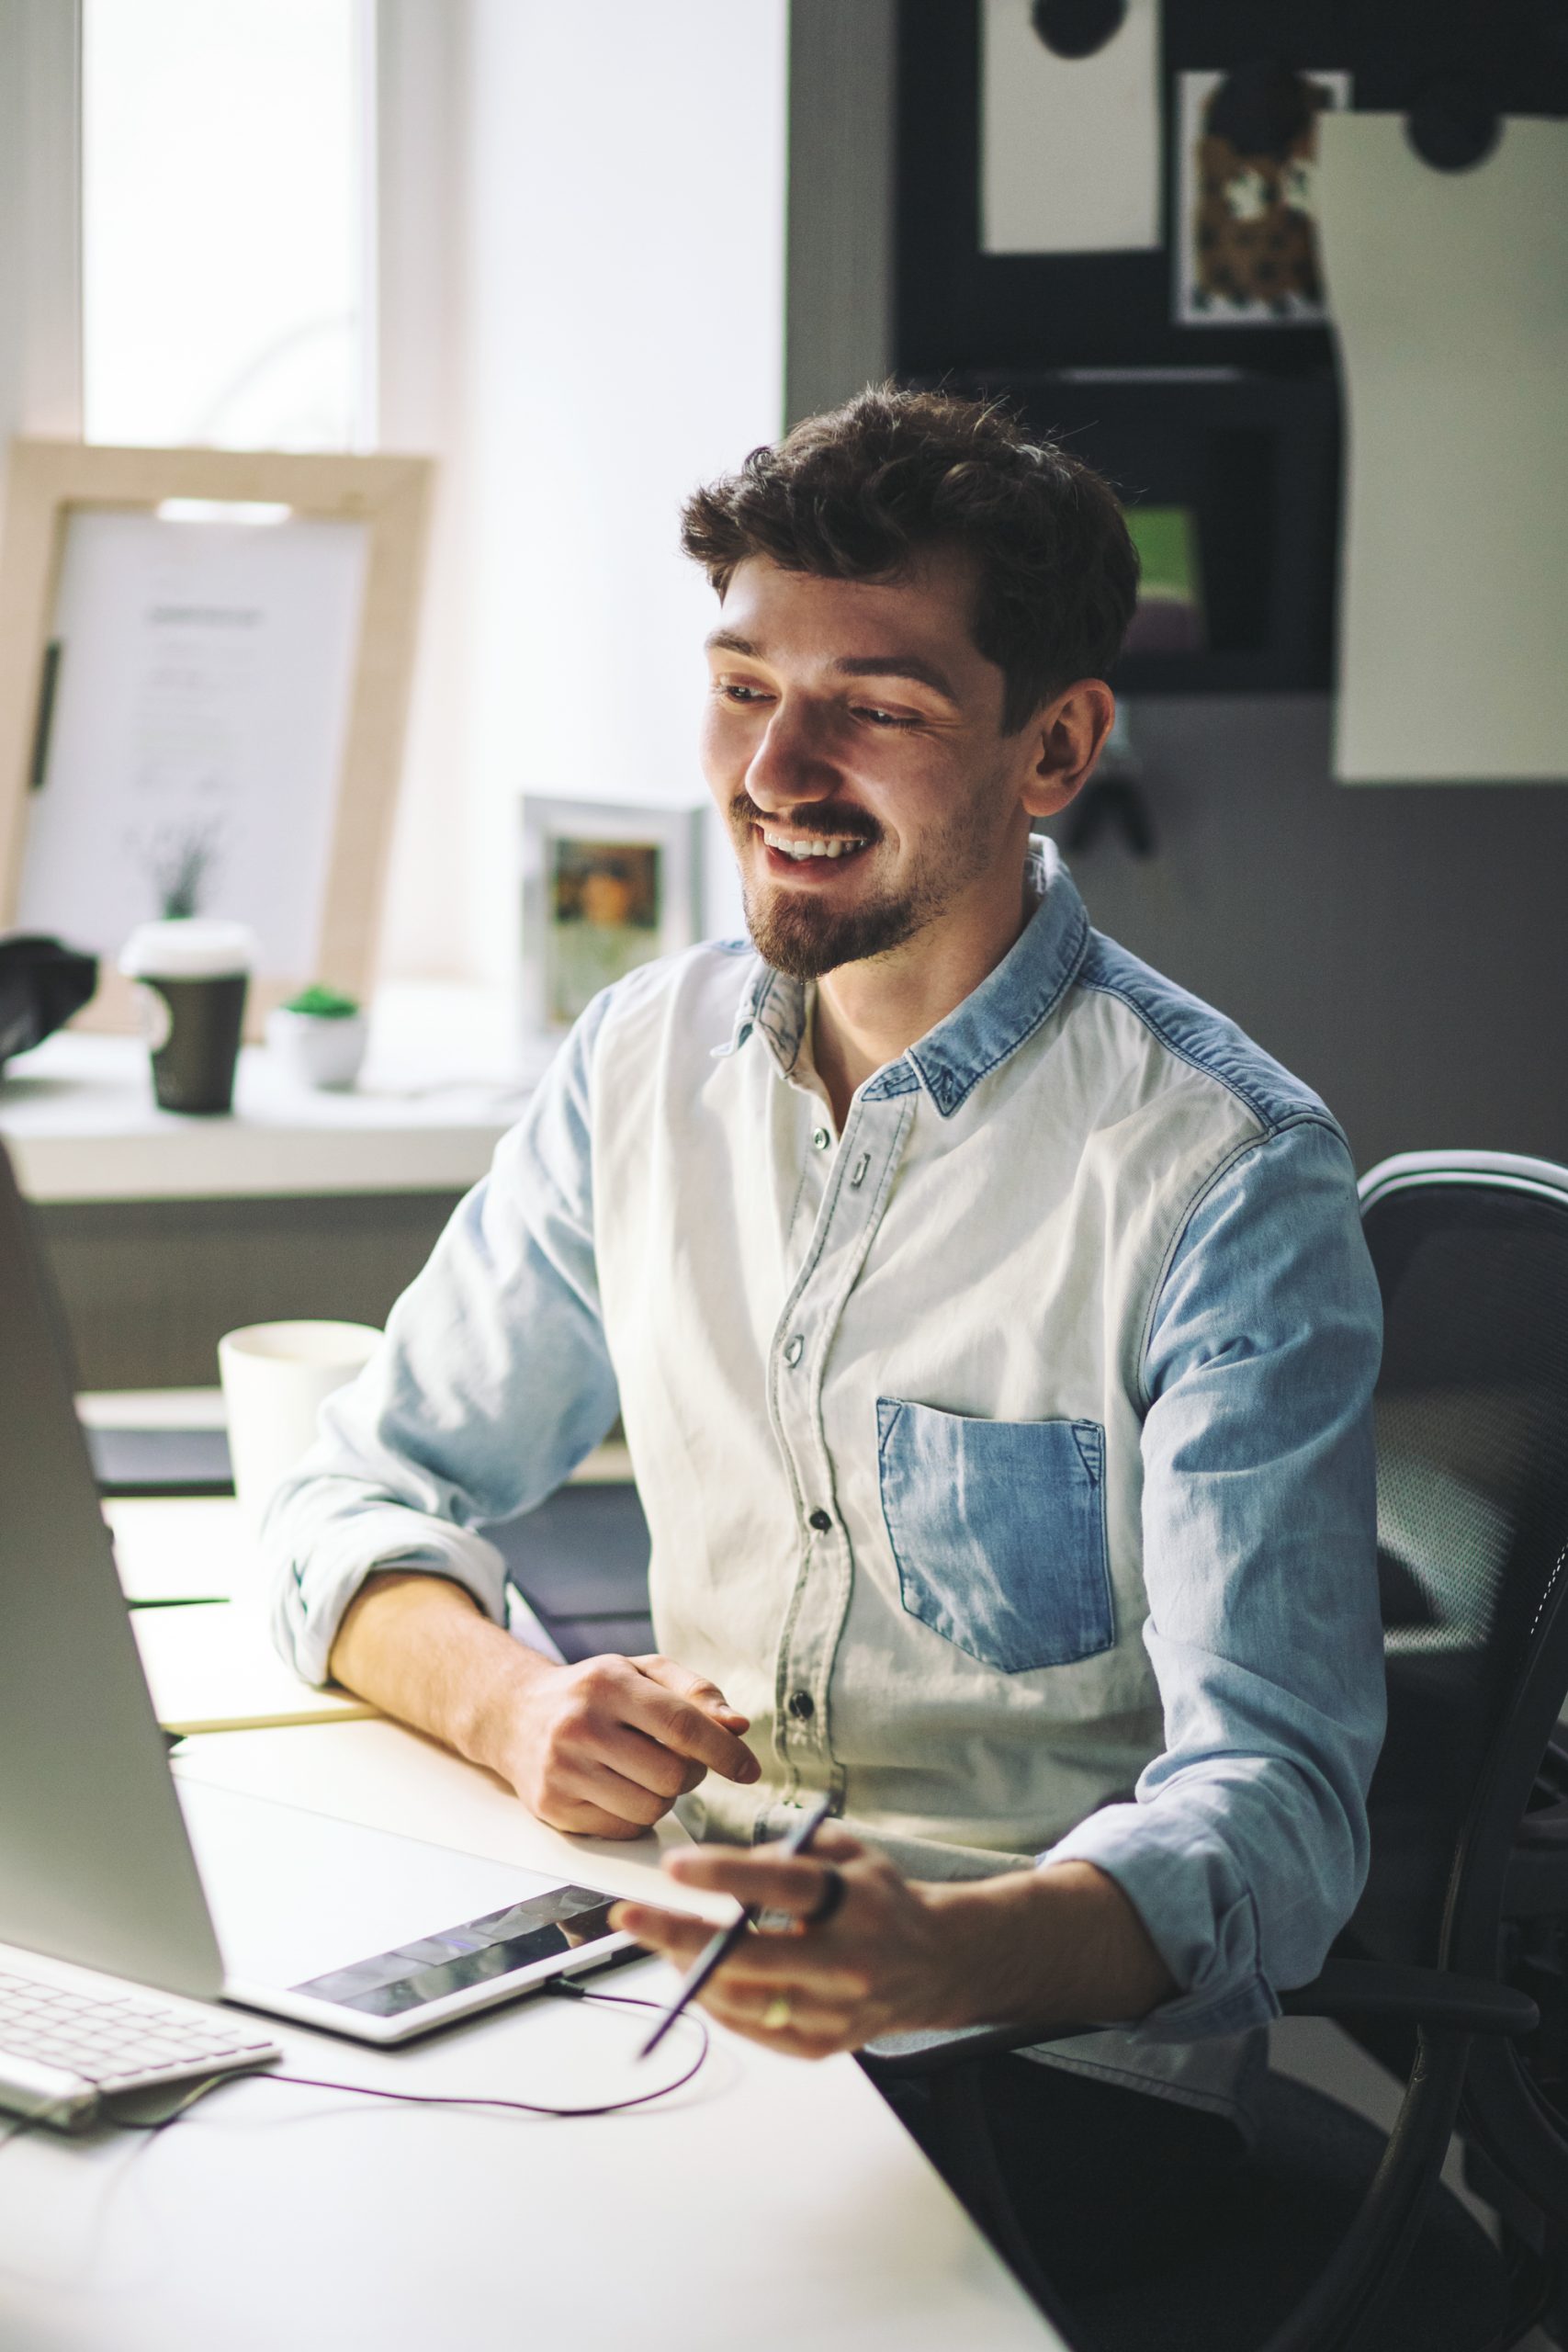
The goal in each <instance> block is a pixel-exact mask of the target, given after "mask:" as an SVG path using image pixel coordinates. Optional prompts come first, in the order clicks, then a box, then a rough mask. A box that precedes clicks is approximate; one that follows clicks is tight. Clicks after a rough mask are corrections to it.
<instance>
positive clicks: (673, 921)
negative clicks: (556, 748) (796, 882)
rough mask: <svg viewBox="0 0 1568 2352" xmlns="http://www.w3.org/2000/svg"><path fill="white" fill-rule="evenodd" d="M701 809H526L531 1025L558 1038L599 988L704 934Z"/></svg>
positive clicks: (566, 803)
mask: <svg viewBox="0 0 1568 2352" xmlns="http://www.w3.org/2000/svg"><path fill="white" fill-rule="evenodd" d="M701 824H702V811H701V810H700V809H647V808H639V807H637V806H636V805H632V806H626V807H620V806H614V805H611V804H609V803H607V802H604V801H586V800H554V799H542V798H539V797H536V796H534V795H529V796H528V797H526V798H525V800H524V802H523V980H524V990H523V999H524V1001H523V1020H524V1029H525V1035H527V1036H528V1037H529V1038H530V1039H534V1040H542V1039H547V1038H555V1037H559V1036H561V1035H564V1034H565V1032H566V1031H567V1030H568V1029H570V1026H571V1024H572V1023H573V1022H574V1021H575V1020H576V1019H577V1017H578V1015H579V1014H580V1013H581V1012H584V1011H585V1010H586V1008H587V1007H588V1005H589V1004H590V1003H591V1002H592V999H593V998H594V997H595V996H597V995H598V993H599V991H600V989H604V988H608V987H609V985H610V983H611V982H612V981H613V980H618V979H622V978H625V976H626V973H627V972H630V971H633V970H635V969H636V967H637V965H639V964H648V963H651V962H652V960H653V958H654V957H655V956H668V955H672V954H673V953H674V952H675V951H676V950H677V949H679V948H682V947H689V946H691V945H692V944H693V943H694V941H695V940H696V939H697V938H698V937H699V936H700V932H701V922H700V910H699V881H698V877H699V876H700V873H701V858H700V845H701V831H700V828H701Z"/></svg>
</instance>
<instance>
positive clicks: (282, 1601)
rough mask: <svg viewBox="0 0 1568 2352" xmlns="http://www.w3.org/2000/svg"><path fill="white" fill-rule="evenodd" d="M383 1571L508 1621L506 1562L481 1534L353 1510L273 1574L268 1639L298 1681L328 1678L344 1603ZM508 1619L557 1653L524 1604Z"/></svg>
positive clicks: (406, 1513) (395, 1508)
mask: <svg viewBox="0 0 1568 2352" xmlns="http://www.w3.org/2000/svg"><path fill="white" fill-rule="evenodd" d="M389 1568H408V1569H412V1570H416V1571H418V1572H420V1573H422V1574H423V1575H427V1576H437V1577H447V1578H449V1579H450V1581H451V1582H452V1583H454V1584H459V1585H461V1586H462V1588H463V1589H464V1591H465V1592H467V1593H468V1594H470V1595H471V1596H472V1598H473V1599H474V1600H476V1601H477V1602H478V1604H479V1607H480V1609H482V1610H483V1611H484V1613H485V1615H486V1616H487V1617H488V1618H490V1619H491V1622H492V1623H495V1624H497V1625H505V1624H506V1623H508V1612H507V1593H506V1564H505V1562H504V1561H503V1560H502V1556H501V1554H500V1553H499V1552H498V1551H497V1550H496V1548H495V1546H494V1544H487V1543H486V1542H485V1539H484V1537H483V1536H482V1535H475V1534H473V1533H472V1532H470V1531H469V1530H468V1529H467V1528H461V1527H454V1526H453V1524H452V1522H451V1521H450V1520H442V1519H434V1518H427V1517H426V1516H425V1515H424V1513H423V1512H422V1511H414V1510H404V1509H402V1508H401V1507H400V1506H399V1505H397V1504H387V1505H384V1506H382V1507H380V1508H378V1509H370V1510H363V1511H356V1512H355V1514H354V1515H353V1516H352V1518H350V1519H349V1520H347V1521H344V1522H341V1523H340V1524H339V1525H337V1526H335V1527H332V1528H330V1529H328V1530H326V1531H324V1532H322V1533H321V1535H319V1536H318V1538H317V1540H316V1541H315V1542H314V1543H313V1544H311V1546H310V1553H309V1555H308V1557H307V1559H306V1561H305V1562H304V1563H303V1564H301V1563H300V1562H299V1561H297V1560H295V1559H293V1558H289V1557H285V1558H284V1559H283V1560H282V1561H281V1563H280V1564H279V1566H278V1567H277V1570H276V1577H275V1582H274V1588H273V1611H272V1627H273V1638H274V1639H275V1641H276V1644H277V1646H278V1648H279V1649H280V1650H281V1652H282V1653H283V1656H284V1657H286V1658H287V1659H288V1663H289V1664H290V1665H291V1666H292V1667H293V1668H294V1670H295V1672H296V1673H297V1674H299V1676H301V1677H302V1678H303V1679H304V1680H305V1681H307V1682H313V1683H316V1684H317V1685H320V1684H322V1683H324V1682H325V1681H326V1680H327V1679H328V1675H327V1660H328V1658H329V1657H330V1656H331V1655H332V1646H333V1642H334V1641H335V1640H336V1638H337V1631H338V1627H339V1626H340V1625H341V1624H342V1623H343V1620H344V1615H345V1614H346V1612H347V1610H348V1606H349V1603H350V1602H351V1601H352V1600H354V1598H355V1594H356V1593H357V1592H358V1590H359V1589H360V1587H361V1586H362V1585H363V1584H364V1582H365V1581H366V1578H367V1577H371V1576H375V1575H377V1574H378V1572H380V1571H381V1570H384V1569H389ZM519 1598H521V1596H519ZM511 1622H512V1627H513V1632H515V1633H516V1634H518V1636H519V1638H520V1639H521V1640H523V1641H525V1642H527V1643H528V1644H529V1645H530V1647H532V1648H535V1649H544V1650H546V1651H547V1654H554V1655H555V1656H557V1657H558V1656H559V1652H558V1651H557V1650H556V1649H555V1645H554V1643H553V1642H551V1641H550V1638H549V1636H548V1634H546V1632H545V1629H544V1627H543V1626H542V1625H540V1624H539V1621H538V1619H537V1618H536V1616H535V1615H534V1612H533V1611H532V1610H531V1609H529V1608H528V1606H527V1603H526V1602H523V1603H522V1608H521V1611H513V1617H512V1620H511ZM530 1628H533V1629H536V1633H537V1638H535V1636H534V1633H533V1632H532V1631H530V1630H529V1629H530Z"/></svg>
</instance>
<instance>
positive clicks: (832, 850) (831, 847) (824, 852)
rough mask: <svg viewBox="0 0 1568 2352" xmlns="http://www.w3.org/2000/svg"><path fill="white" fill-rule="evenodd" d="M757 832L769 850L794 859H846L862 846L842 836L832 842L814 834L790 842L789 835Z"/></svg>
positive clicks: (763, 828)
mask: <svg viewBox="0 0 1568 2352" xmlns="http://www.w3.org/2000/svg"><path fill="white" fill-rule="evenodd" d="M759 830H760V831H761V835H762V839H763V840H764V842H766V843H767V845H768V847H769V848H770V849H775V850H778V851H780V852H781V853H782V854H783V855H784V856H785V857H793V858H795V859H801V858H807V857H847V856H848V855H849V854H850V852H851V851H852V850H857V849H860V848H862V847H863V843H862V842H859V841H847V840H845V839H844V838H843V837H842V836H839V837H837V838H835V839H833V840H828V839H826V838H825V837H824V836H823V835H822V834H820V833H814V834H812V835H811V836H810V838H809V839H808V840H806V841H795V840H792V839H791V838H790V837H789V835H788V834H785V833H770V832H769V831H767V830H766V828H765V827H761V828H759Z"/></svg>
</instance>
